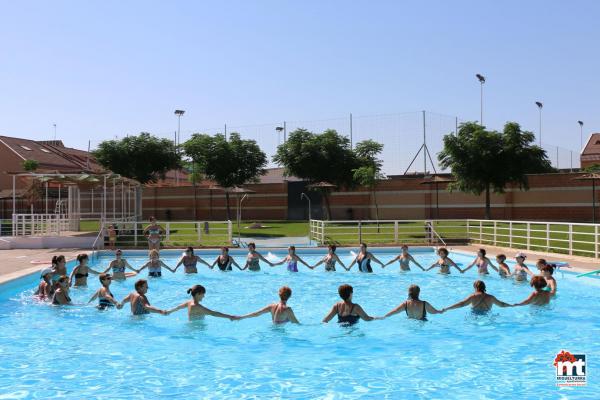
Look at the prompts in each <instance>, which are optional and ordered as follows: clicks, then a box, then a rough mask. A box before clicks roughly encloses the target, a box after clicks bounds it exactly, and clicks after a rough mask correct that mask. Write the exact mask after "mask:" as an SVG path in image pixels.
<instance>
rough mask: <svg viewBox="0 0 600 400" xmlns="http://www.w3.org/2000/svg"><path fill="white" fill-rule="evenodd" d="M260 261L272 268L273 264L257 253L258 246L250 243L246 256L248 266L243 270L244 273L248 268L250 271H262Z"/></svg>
mask: <svg viewBox="0 0 600 400" xmlns="http://www.w3.org/2000/svg"><path fill="white" fill-rule="evenodd" d="M260 260H262V261H264V262H266V263H267V264H269V265H270V266H271V267H272V266H273V263H272V262H271V261H269V260H267V259H266V258H264V257H263V256H262V254H260V253H259V252H258V251H256V244H254V243H252V242H251V243H248V255H247V256H246V265H245V266H244V268H242V271H243V270H245V269H246V268H248V269H249V270H250V271H255V272H256V271H260Z"/></svg>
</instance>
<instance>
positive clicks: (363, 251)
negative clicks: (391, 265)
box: [346, 243, 383, 273]
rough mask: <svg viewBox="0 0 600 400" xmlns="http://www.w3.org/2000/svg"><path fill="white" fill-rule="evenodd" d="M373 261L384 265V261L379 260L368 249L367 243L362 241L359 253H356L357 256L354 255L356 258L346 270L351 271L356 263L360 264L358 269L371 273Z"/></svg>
mask: <svg viewBox="0 0 600 400" xmlns="http://www.w3.org/2000/svg"><path fill="white" fill-rule="evenodd" d="M371 261H373V262H376V263H377V264H379V265H381V266H382V267H383V263H382V262H381V261H379V260H378V259H377V257H375V256H374V255H373V253H371V252H370V251H367V245H366V243H361V244H360V251H359V253H358V254H357V255H356V257H354V260H352V262H351V263H350V265H349V266H348V268H346V271H350V269H352V266H353V265H354V264H358V270H359V271H360V272H367V273H371V272H373V268H372V267H371Z"/></svg>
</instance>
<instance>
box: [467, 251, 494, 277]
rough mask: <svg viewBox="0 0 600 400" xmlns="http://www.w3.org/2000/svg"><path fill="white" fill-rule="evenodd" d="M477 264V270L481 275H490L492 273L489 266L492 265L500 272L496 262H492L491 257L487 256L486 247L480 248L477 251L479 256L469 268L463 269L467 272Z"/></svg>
mask: <svg viewBox="0 0 600 400" xmlns="http://www.w3.org/2000/svg"><path fill="white" fill-rule="evenodd" d="M475 265H477V272H478V273H479V274H480V275H488V274H489V273H490V272H489V271H488V266H489V267H492V269H493V270H494V271H496V272H498V268H497V267H496V266H495V265H494V264H492V262H491V261H490V259H489V258H487V257H486V251H485V249H479V251H478V252H477V257H475V259H474V260H473V262H472V263H471V264H469V266H468V267H467V268H465V269H463V272H467V271H468V270H470V269H471V268H473V266H475Z"/></svg>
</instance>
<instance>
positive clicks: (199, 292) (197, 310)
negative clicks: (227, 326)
mask: <svg viewBox="0 0 600 400" xmlns="http://www.w3.org/2000/svg"><path fill="white" fill-rule="evenodd" d="M187 293H188V294H189V295H191V296H192V299H191V300H188V301H186V302H185V303H181V304H180V305H178V306H177V307H175V308H172V309H170V310H169V311H167V313H166V315H169V314H172V313H174V312H175V311H178V310H182V309H184V308H186V309H187V312H188V318H189V319H190V320H193V319H204V317H205V316H206V315H210V316H213V317H217V318H227V319H229V320H231V321H234V320H238V319H240V317H237V316H235V315H229V314H224V313H221V312H218V311H213V310H211V309H209V308H206V307H204V306H203V305H202V304H200V302H201V301H202V299H204V295H205V294H206V289H205V288H204V286H202V285H194V286H192V287H191V288H189V289H188V290H187Z"/></svg>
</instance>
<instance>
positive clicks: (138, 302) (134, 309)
mask: <svg viewBox="0 0 600 400" xmlns="http://www.w3.org/2000/svg"><path fill="white" fill-rule="evenodd" d="M146 293H148V281H147V280H145V279H140V280H138V281H137V282H136V283H135V292H131V293H129V294H128V295H127V297H125V298H124V299H123V301H121V305H124V304H125V303H131V314H132V315H144V314H150V313H156V314H162V315H167V312H166V311H165V310H161V309H160V308H156V307H153V306H151V305H150V301H148V298H147V297H146Z"/></svg>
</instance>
